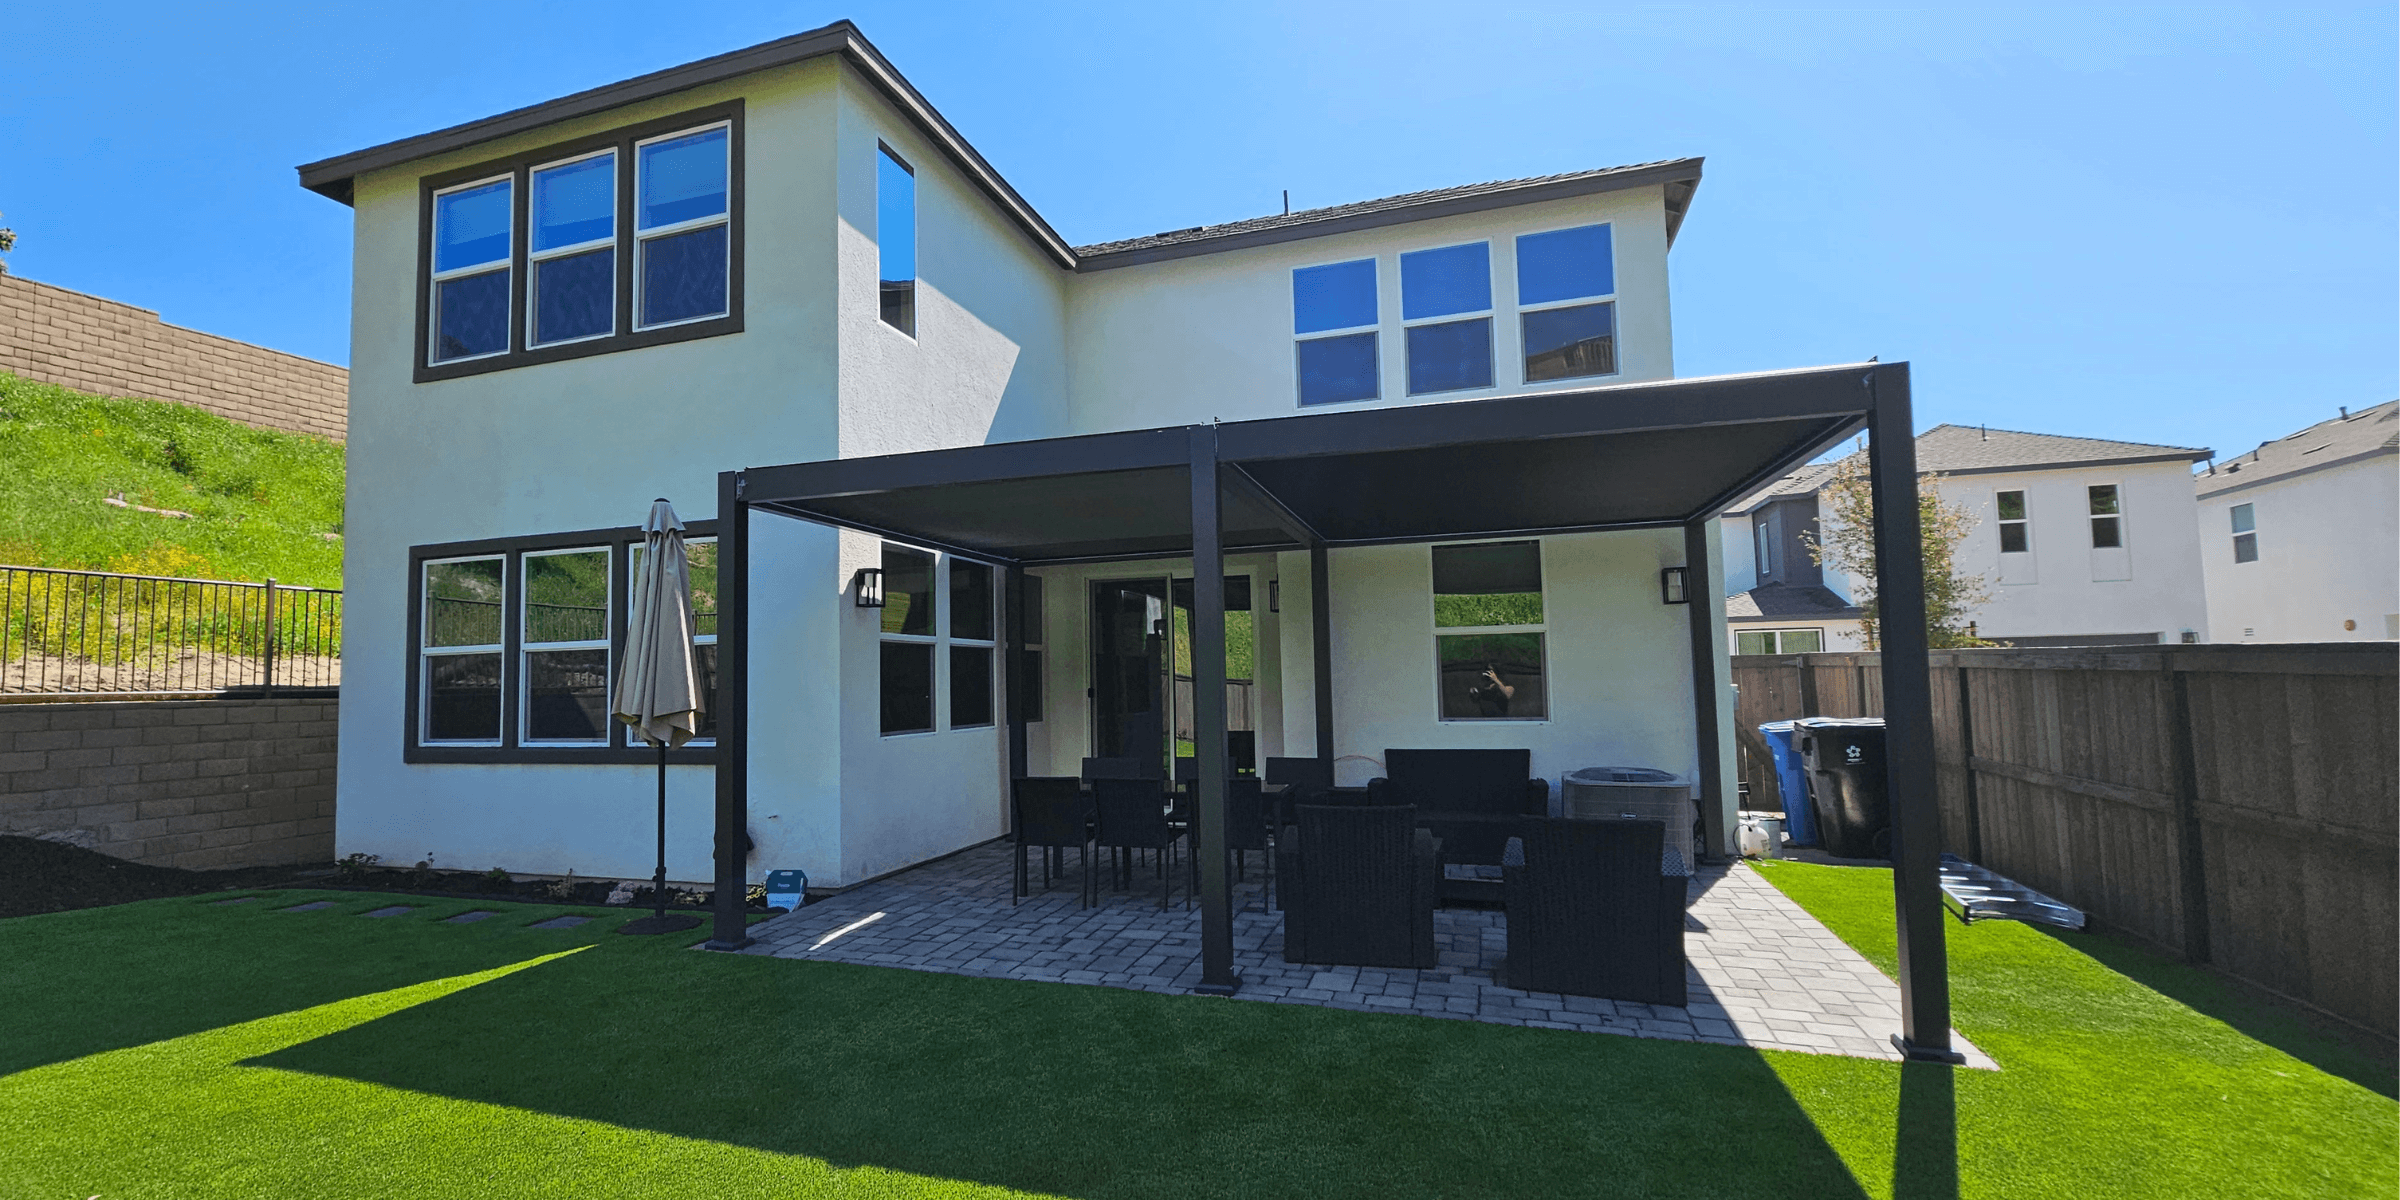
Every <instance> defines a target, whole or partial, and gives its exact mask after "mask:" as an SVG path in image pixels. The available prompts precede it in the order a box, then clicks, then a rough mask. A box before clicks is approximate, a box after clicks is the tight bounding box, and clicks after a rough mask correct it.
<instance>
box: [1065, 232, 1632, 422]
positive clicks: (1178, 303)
mask: <svg viewBox="0 0 2400 1200" xmlns="http://www.w3.org/2000/svg"><path fill="white" fill-rule="evenodd" d="M1601 221H1606V222H1610V223H1611V224H1612V226H1613V228H1614V230H1615V234H1614V237H1615V259H1616V277H1617V278H1616V284H1617V312H1616V320H1617V356H1618V364H1619V367H1620V368H1621V370H1620V372H1619V373H1618V374H1616V375H1611V376H1604V377H1599V378H1591V379H1570V380H1559V381H1554V382H1549V383H1541V384H1535V385H1532V386H1530V387H1529V386H1527V385H1526V384H1524V383H1523V382H1522V377H1523V362H1522V356H1521V354H1520V352H1519V344H1520V337H1519V332H1518V324H1517V318H1516V307H1515V301H1516V295H1517V278H1516V250H1515V242H1514V238H1515V236H1516V235H1517V234H1520V233H1533V232H1538V231H1542V230H1549V229H1560V228H1566V227H1569V226H1575V225H1588V224H1592V223H1595V222H1601ZM1481 239H1489V240H1490V241H1491V244H1492V253H1491V261H1492V299H1493V303H1494V304H1496V305H1497V306H1498V308H1497V310H1496V311H1495V313H1494V315H1493V321H1492V334H1493V358H1494V367H1495V371H1494V379H1495V382H1496V386H1494V387H1491V388H1484V389H1479V390H1474V391H1461V392H1445V393H1441V394H1438V395H1432V396H1418V397H1411V396H1409V395H1408V394H1407V378H1408V371H1407V363H1406V355H1405V351H1404V339H1403V338H1402V336H1401V332H1400V330H1401V319H1400V313H1401V308H1400V261H1399V255H1400V253H1401V252H1402V251H1406V250H1421V249H1426V248H1430V247H1436V246H1450V245H1456V244H1458V243H1461V242H1468V241H1475V240H1481ZM1369 256H1372V257H1374V258H1375V259H1376V260H1377V266H1376V282H1377V286H1378V288H1379V289H1380V303H1379V305H1378V311H1379V313H1380V315H1381V316H1382V319H1383V320H1382V326H1381V335H1382V336H1381V337H1380V339H1379V341H1378V348H1379V351H1380V353H1381V356H1382V362H1381V375H1382V398H1381V399H1380V400H1372V401H1359V402H1356V403H1350V404H1338V405H1328V406H1325V407H1324V408H1323V409H1320V410H1317V411H1334V410H1344V409H1356V408H1362V407H1375V406H1378V405H1393V404H1408V403H1433V402H1440V401H1446V400H1472V399H1483V398H1487V397H1490V396H1495V395H1508V394H1513V393H1519V392H1526V391H1559V390H1574V389H1577V388H1588V387H1593V386H1595V385H1602V384H1609V383H1626V382H1636V381H1641V380H1651V379H1667V378H1672V377H1673V376H1674V374H1675V360H1674V338H1673V331H1672V328H1671V326H1670V324H1669V321H1668V314H1667V232H1666V208H1665V203H1664V200H1663V198H1662V193H1661V191H1660V189H1658V188H1642V189H1636V190H1632V191H1624V192H1608V193H1602V194H1600V195H1595V196H1585V197H1579V198H1576V199H1571V200H1559V201H1553V202H1551V203H1547V204H1534V205H1527V206H1525V207H1522V208H1511V209H1502V210H1498V211H1494V212H1483V213H1471V214H1467V215H1464V216H1456V217H1445V218H1441V219H1438V220H1431V221H1421V222H1415V223H1412V224H1407V225H1397V226H1387V227H1385V228H1381V229H1371V230H1364V231H1360V232H1357V233H1346V234H1340V235H1336V236H1332V237H1324V238H1313V239H1310V240H1307V241H1301V242H1287V243H1283V244H1281V245H1274V246H1261V247H1256V248H1253V249H1248V250H1234V251H1227V252H1225V253H1220V254H1207V255H1201V256H1198V257H1194V258H1182V259H1171V260H1167V261H1164V262H1157V263H1149V264H1145V265H1142V266H1133V267H1120V268H1117V269H1115V270H1108V271H1097V272H1092V273H1089V274H1084V275H1078V276H1076V277H1075V278H1074V281H1073V287H1072V288H1071V290H1070V292H1069V295H1068V304H1067V322H1068V335H1067V345H1068V376H1067V389H1068V392H1067V395H1068V405H1069V408H1070V410H1071V417H1070V420H1071V424H1072V432H1076V433H1089V432H1096V431H1101V430H1111V429H1140V428H1148V427H1152V426H1159V425H1172V424H1181V423H1187V422H1192V421H1203V420H1208V419H1211V418H1217V419H1222V420H1227V421H1237V420H1248V419H1252V418H1258V417H1281V416H1289V415H1291V414H1293V413H1296V412H1299V411H1300V407H1299V393H1298V384H1297V382H1296V372H1295V367H1294V358H1293V355H1294V351H1293V337H1292V271H1293V269H1294V268H1296V267H1303V266H1313V265H1316V264H1321V263H1332V262H1343V261H1348V260H1352V259H1358V258H1365V257H1369Z"/></svg>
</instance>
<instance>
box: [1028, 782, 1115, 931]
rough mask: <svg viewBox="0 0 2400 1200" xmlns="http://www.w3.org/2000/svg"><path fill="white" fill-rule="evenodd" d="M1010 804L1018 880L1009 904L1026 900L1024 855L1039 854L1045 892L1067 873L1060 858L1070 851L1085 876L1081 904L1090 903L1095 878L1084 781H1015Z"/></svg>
mask: <svg viewBox="0 0 2400 1200" xmlns="http://www.w3.org/2000/svg"><path fill="white" fill-rule="evenodd" d="M1011 799H1013V800H1014V802H1015V805H1016V814H1015V815H1016V821H1015V825H1014V828H1015V830H1016V836H1017V852H1016V855H1015V858H1016V860H1017V879H1016V892H1015V894H1014V896H1013V897H1012V898H1011V899H1010V901H1009V902H1010V903H1011V904H1014V903H1016V901H1018V900H1022V899H1024V898H1025V894H1026V886H1027V883H1028V880H1027V879H1026V872H1025V852H1026V851H1027V850H1031V849H1039V850H1040V851H1041V852H1042V890H1043V891H1048V890H1050V878H1051V876H1052V875H1053V874H1055V873H1060V872H1063V871H1064V870H1065V868H1066V862H1065V858H1064V856H1063V855H1061V854H1060V853H1059V852H1060V851H1062V850H1065V849H1067V848H1068V847H1073V848H1074V850H1075V856H1076V857H1075V865H1076V866H1077V867H1078V868H1079V869H1080V870H1081V871H1082V873H1083V881H1082V887H1081V891H1080V893H1079V898H1081V899H1085V900H1086V902H1087V903H1088V902H1089V894H1090V892H1091V890H1092V886H1093V878H1094V877H1093V875H1092V862H1091V858H1092V798H1091V797H1090V796H1087V795H1085V794H1084V791H1083V781H1082V780H1080V779H1076V778H1073V777H1071V776H1070V777H1058V776H1035V777H1031V778H1027V779H1019V780H1016V781H1015V786H1014V787H1013V788H1012V789H1011Z"/></svg>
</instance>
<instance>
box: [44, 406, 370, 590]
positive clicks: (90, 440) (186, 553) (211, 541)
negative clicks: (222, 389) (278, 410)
mask: <svg viewBox="0 0 2400 1200" xmlns="http://www.w3.org/2000/svg"><path fill="white" fill-rule="evenodd" d="M112 495H117V496H122V498H123V499H125V500H126V501H127V502H128V503H131V504H139V505H145V506H147V507H150V508H157V509H174V510H178V511H182V512H188V513H191V514H192V517H191V518H190V519H188V520H181V519H175V518H171V517H162V516H158V515H155V514H152V513H145V512H138V511H135V510H133V509H130V508H115V507H111V506H109V505H107V504H103V503H101V500H102V498H103V497H107V496H112ZM341 530H342V446H341V443H339V442H333V441H328V440H326V439H324V438H316V437H309V436H307V435H305V434H297V433H284V432H281V431H278V430H272V429H256V428H252V427H251V426H248V425H244V424H241V423H240V422H238V421H229V420H227V419H225V418H223V417H219V416H215V415H213V414H211V413H207V412H203V411H201V410H199V409H197V408H192V407H190V406H188V405H182V404H168V403H164V402H161V401H157V400H120V399H112V398H108V397H102V396H94V395H89V394H87V393H83V392H78V391H74V390H71V389H68V388H63V387H58V386H56V385H54V384H47V383H36V382H34V381H32V380H29V379H24V378H21V377H19V376H16V375H11V374H8V373H6V372H0V563H12V564H15V565H19V566H40V567H71V568H76V569H79V570H94V571H125V572H130V573H132V574H136V575H177V576H195V577H199V578H204V579H240V580H249V581H253V582H255V581H257V580H261V579H265V578H267V577H269V576H273V577H275V578H276V579H277V580H278V581H279V582H282V583H286V584H294V585H299V586H304V587H323V588H338V587H340V586H342V544H341V542H340V541H339V540H336V539H332V538H328V537H326V536H324V535H326V534H339V533H340V532H341Z"/></svg>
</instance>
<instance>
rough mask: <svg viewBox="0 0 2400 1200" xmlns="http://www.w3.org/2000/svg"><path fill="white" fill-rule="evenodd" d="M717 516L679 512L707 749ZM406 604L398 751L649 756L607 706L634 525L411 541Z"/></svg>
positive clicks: (516, 757) (712, 700)
mask: <svg viewBox="0 0 2400 1200" xmlns="http://www.w3.org/2000/svg"><path fill="white" fill-rule="evenodd" d="M715 531H716V530H715V522H713V521H694V522H690V523H688V525H687V529H686V533H687V537H686V540H685V542H684V553H685V556H686V558H687V560H688V562H689V565H690V574H691V583H692V609H693V618H694V629H695V634H696V636H695V637H694V638H693V641H694V643H695V645H694V649H693V657H694V659H695V662H694V666H695V668H696V670H697V671H698V674H699V680H700V687H701V704H702V708H703V712H702V716H701V724H700V729H699V739H698V741H697V743H696V744H694V745H692V746H691V747H690V748H689V749H685V750H678V751H676V752H675V753H676V754H677V755H678V756H681V759H682V760H683V761H706V756H707V754H708V753H709V750H708V747H709V745H710V742H709V739H711V738H713V737H714V736H715V732H716V707H717V702H716V678H717V671H716V653H717V647H716V640H717V627H716V619H717V614H716V610H717V599H716V596H717V545H716V539H715ZM409 557H410V561H411V563H412V569H411V572H410V578H411V579H412V580H413V581H414V582H413V583H412V585H411V586H412V589H413V593H412V595H411V598H410V603H411V606H412V609H413V610H414V612H415V614H416V616H415V619H414V621H413V622H412V624H411V634H410V638H409V652H410V654H411V656H412V657H413V658H414V659H415V660H416V663H417V668H416V674H415V676H414V678H413V680H412V682H411V683H410V691H411V695H410V698H409V710H408V718H407V725H408V729H407V738H406V741H405V743H404V757H405V758H406V759H407V761H410V762H612V761H639V762H650V761H655V760H654V759H653V758H652V757H650V755H651V754H652V752H651V751H649V750H648V749H647V748H646V747H645V744H644V743H643V742H642V741H641V740H640V738H639V737H638V736H636V735H634V734H633V733H632V732H631V731H630V730H628V729H626V728H625V726H624V725H623V723H622V722H619V721H617V720H615V719H614V718H613V717H612V716H611V714H610V711H609V710H610V707H611V705H610V703H609V701H610V698H611V688H612V687H613V686H614V684H615V676H614V668H615V664H617V663H618V662H620V661H622V658H623V654H622V647H623V646H624V644H625V636H626V622H627V620H628V613H627V611H626V600H625V598H626V596H627V595H628V594H629V592H630V581H631V579H632V576H633V572H635V571H638V570H640V568H641V565H642V557H643V551H642V531H641V530H639V529H636V528H631V527H622V528H617V529H594V530H585V531H583V532H580V533H567V534H550V535H542V536H535V537H524V538H504V539H496V540H492V541H485V542H467V543H453V544H449V545H440V546H420V547H417V548H415V549H413V550H411V551H410V556H409Z"/></svg>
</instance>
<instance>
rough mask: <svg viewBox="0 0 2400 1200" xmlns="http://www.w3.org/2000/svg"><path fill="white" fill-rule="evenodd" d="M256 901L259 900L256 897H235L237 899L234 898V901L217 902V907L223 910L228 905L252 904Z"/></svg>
mask: <svg viewBox="0 0 2400 1200" xmlns="http://www.w3.org/2000/svg"><path fill="white" fill-rule="evenodd" d="M256 899H258V897H256V896H235V897H234V898H233V899H231V900H219V901H216V907H218V908H223V907H225V906H226V905H228V904H248V903H250V902H251V901H253V900H256Z"/></svg>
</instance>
